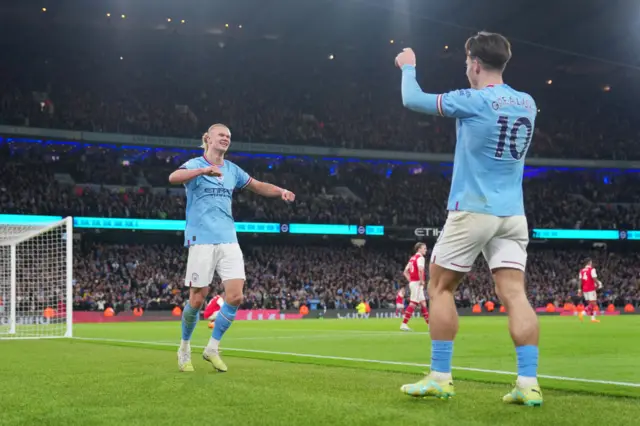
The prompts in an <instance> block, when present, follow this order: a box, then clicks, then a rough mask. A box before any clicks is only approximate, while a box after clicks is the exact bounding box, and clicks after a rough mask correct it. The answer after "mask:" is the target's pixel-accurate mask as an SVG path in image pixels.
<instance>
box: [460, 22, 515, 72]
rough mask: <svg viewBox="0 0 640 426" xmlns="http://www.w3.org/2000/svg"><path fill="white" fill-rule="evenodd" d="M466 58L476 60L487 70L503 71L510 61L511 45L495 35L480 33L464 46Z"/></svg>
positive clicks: (504, 38)
mask: <svg viewBox="0 0 640 426" xmlns="http://www.w3.org/2000/svg"><path fill="white" fill-rule="evenodd" d="M464 50H465V52H466V53H467V56H469V57H471V58H474V59H478V60H479V61H480V62H481V63H482V65H484V67H485V68H486V69H488V70H496V71H504V68H505V67H506V66H507V62H509V59H511V43H509V40H507V39H506V37H504V36H502V35H500V34H497V33H488V32H485V31H480V32H479V33H478V34H476V35H475V36H473V37H469V39H468V40H467V42H466V43H465V45H464Z"/></svg>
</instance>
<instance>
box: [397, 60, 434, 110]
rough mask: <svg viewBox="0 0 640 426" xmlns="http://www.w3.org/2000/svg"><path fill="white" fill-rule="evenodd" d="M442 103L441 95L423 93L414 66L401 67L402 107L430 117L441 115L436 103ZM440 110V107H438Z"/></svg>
mask: <svg viewBox="0 0 640 426" xmlns="http://www.w3.org/2000/svg"><path fill="white" fill-rule="evenodd" d="M439 102H440V105H442V104H441V102H442V95H434V94H432V93H424V92H423V91H422V89H421V88H420V85H419V84H418V80H416V67H415V65H403V66H402V105H404V106H405V107H406V108H409V109H410V110H412V111H416V112H422V113H424V114H430V115H442V112H441V109H438V103H439ZM440 108H442V107H440Z"/></svg>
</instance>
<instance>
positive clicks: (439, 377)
mask: <svg viewBox="0 0 640 426" xmlns="http://www.w3.org/2000/svg"><path fill="white" fill-rule="evenodd" d="M429 376H430V377H431V378H432V379H433V380H435V381H436V382H444V381H446V380H451V379H452V377H451V373H441V372H439V371H432V372H431V373H429Z"/></svg>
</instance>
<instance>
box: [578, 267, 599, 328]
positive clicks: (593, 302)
mask: <svg viewBox="0 0 640 426" xmlns="http://www.w3.org/2000/svg"><path fill="white" fill-rule="evenodd" d="M580 283H581V286H580V289H579V290H578V296H583V297H584V300H585V301H586V302H587V306H586V307H585V312H586V313H587V315H591V322H600V321H598V320H597V319H596V307H597V306H598V302H597V300H598V296H597V295H596V285H597V286H598V289H601V288H602V283H601V282H600V280H599V279H598V274H597V273H596V269H595V268H594V267H593V262H592V261H591V259H586V260H585V266H584V268H582V269H581V270H580ZM578 316H579V318H580V321H582V320H583V313H582V312H580V313H579V314H578Z"/></svg>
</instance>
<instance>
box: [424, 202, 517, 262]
mask: <svg viewBox="0 0 640 426" xmlns="http://www.w3.org/2000/svg"><path fill="white" fill-rule="evenodd" d="M528 244H529V227H528V225H527V218H526V216H505V217H499V216H493V215H488V214H482V213H472V212H464V211H450V212H449V215H448V216H447V221H446V222H445V224H444V228H442V232H440V235H439V237H438V241H437V242H436V245H435V246H434V247H433V251H432V254H431V262H432V263H435V264H436V265H439V266H442V267H443V268H447V269H451V270H453V271H458V272H469V271H471V268H472V266H473V263H474V262H475V260H476V258H477V257H478V255H479V254H480V253H482V254H483V255H484V258H485V259H486V261H487V263H488V264H489V269H492V270H493V269H496V268H512V269H520V270H522V271H524V270H525V266H526V264H527V245H528Z"/></svg>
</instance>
